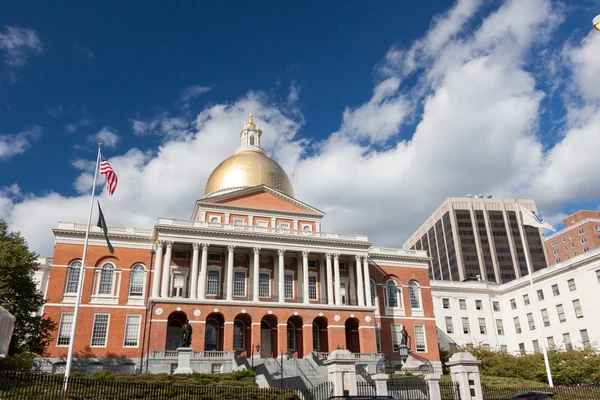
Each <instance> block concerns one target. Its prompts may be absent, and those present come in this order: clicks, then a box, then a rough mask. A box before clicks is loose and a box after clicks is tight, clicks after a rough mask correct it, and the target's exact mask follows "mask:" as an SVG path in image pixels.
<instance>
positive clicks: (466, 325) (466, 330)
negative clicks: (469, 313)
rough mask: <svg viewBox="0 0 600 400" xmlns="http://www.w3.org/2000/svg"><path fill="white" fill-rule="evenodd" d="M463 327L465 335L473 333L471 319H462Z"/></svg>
mask: <svg viewBox="0 0 600 400" xmlns="http://www.w3.org/2000/svg"><path fill="white" fill-rule="evenodd" d="M462 326H463V333H464V334H468V333H470V332H471V330H470V328H469V318H467V317H463V319H462Z"/></svg>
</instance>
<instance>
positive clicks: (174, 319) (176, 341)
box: [165, 311, 187, 350]
mask: <svg viewBox="0 0 600 400" xmlns="http://www.w3.org/2000/svg"><path fill="white" fill-rule="evenodd" d="M185 321H187V315H186V314H185V313H184V312H181V311H175V312H172V313H171V314H170V315H169V318H168V319H167V335H166V338H165V350H177V348H179V347H181V328H182V327H183V324H185Z"/></svg>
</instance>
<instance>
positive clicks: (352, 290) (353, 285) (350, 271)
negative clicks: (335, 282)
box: [346, 262, 357, 304]
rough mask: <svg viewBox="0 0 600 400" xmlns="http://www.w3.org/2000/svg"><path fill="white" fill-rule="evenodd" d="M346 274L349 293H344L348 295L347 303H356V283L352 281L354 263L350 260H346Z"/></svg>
mask: <svg viewBox="0 0 600 400" xmlns="http://www.w3.org/2000/svg"><path fill="white" fill-rule="evenodd" d="M347 268H348V276H349V277H350V285H349V286H350V288H349V289H348V290H349V291H350V293H346V296H347V297H348V300H347V304H357V302H356V283H355V281H354V265H353V264H352V263H351V262H348V267H347Z"/></svg>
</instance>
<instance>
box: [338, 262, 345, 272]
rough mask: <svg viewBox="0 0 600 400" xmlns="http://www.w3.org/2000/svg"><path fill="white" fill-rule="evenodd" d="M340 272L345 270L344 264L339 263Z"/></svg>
mask: <svg viewBox="0 0 600 400" xmlns="http://www.w3.org/2000/svg"><path fill="white" fill-rule="evenodd" d="M339 265H340V271H345V270H346V263H345V262H340V263H339Z"/></svg>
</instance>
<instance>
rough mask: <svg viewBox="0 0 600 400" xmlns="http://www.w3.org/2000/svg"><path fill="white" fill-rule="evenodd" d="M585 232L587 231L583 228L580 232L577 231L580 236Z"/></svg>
mask: <svg viewBox="0 0 600 400" xmlns="http://www.w3.org/2000/svg"><path fill="white" fill-rule="evenodd" d="M583 232H585V230H584V229H583V228H581V229H580V230H579V231H577V233H579V234H580V235H583Z"/></svg>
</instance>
